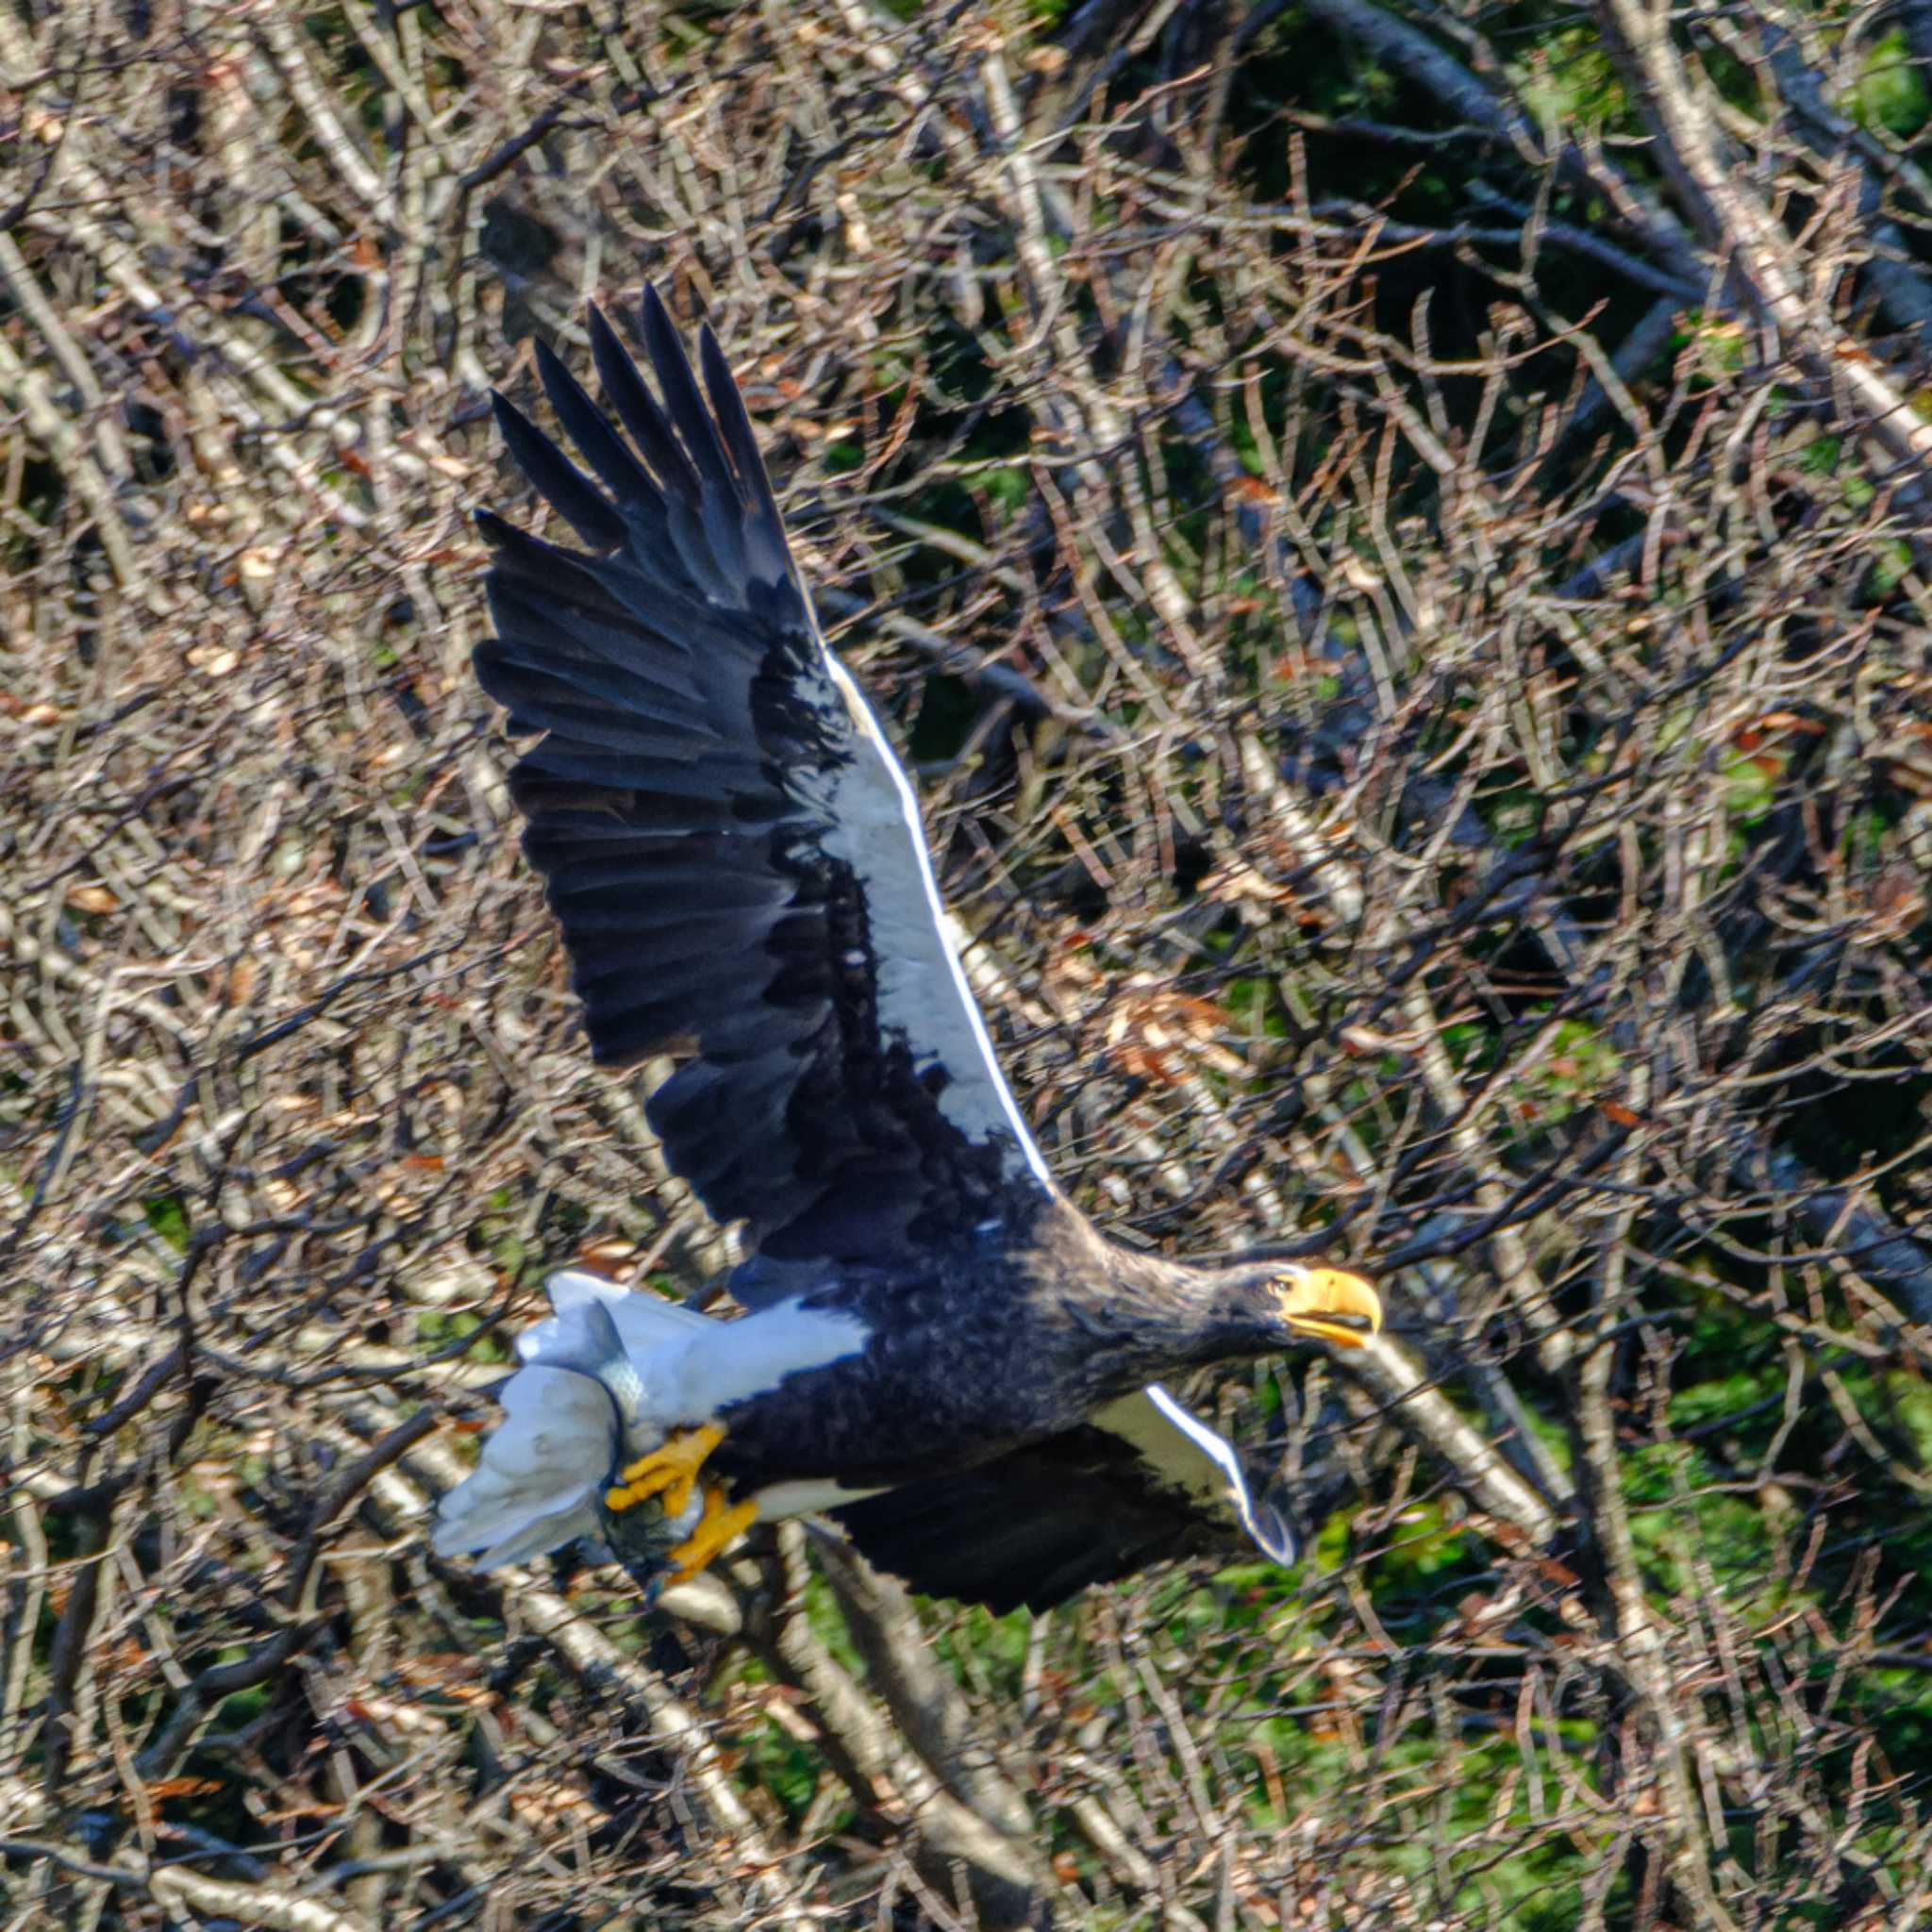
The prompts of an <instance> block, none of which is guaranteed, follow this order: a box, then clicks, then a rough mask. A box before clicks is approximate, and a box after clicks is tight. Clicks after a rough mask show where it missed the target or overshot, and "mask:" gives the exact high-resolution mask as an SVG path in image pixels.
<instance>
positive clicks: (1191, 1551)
mask: <svg viewBox="0 0 1932 1932" xmlns="http://www.w3.org/2000/svg"><path fill="white" fill-rule="evenodd" d="M832 1513H833V1515H834V1517H835V1519H836V1520H837V1521H838V1522H839V1523H840V1524H841V1525H842V1526H843V1528H844V1530H845V1532H846V1534H847V1535H848V1536H850V1537H851V1539H852V1541H854V1542H855V1543H857V1544H858V1547H859V1549H860V1550H862V1551H863V1552H864V1554H865V1557H866V1559H867V1560H868V1561H869V1562H871V1563H874V1564H875V1565H876V1566H877V1567H878V1568H879V1569H881V1570H887V1571H890V1572H891V1574H893V1575H894V1576H898V1577H903V1578H904V1579H905V1581H906V1582H907V1583H908V1584H909V1585H910V1586H911V1587H912V1588H913V1589H914V1590H916V1591H922V1592H923V1593H924V1594H925V1595H927V1596H951V1597H958V1598H959V1599H960V1601H961V1602H964V1603H973V1604H985V1605H986V1606H987V1607H988V1608H990V1609H992V1610H995V1611H998V1612H1000V1613H1001V1614H1004V1613H1005V1612H1006V1611H1008V1610H1015V1609H1018V1608H1020V1607H1022V1606H1023V1605H1024V1607H1026V1608H1028V1609H1033V1610H1044V1609H1050V1608H1051V1607H1053V1606H1054V1605H1055V1604H1059V1603H1064V1602H1065V1601H1066V1600H1067V1598H1069V1597H1070V1596H1073V1595H1074V1594H1076V1593H1077V1592H1078V1591H1083V1590H1085V1589H1087V1588H1088V1587H1089V1586H1090V1585H1092V1584H1097V1583H1112V1582H1114V1581H1116V1580H1117V1579H1118V1578H1120V1577H1123V1576H1130V1575H1132V1574H1134V1573H1135V1572H1137V1571H1140V1570H1144V1569H1146V1568H1147V1567H1148V1565H1149V1564H1152V1563H1158V1562H1161V1561H1164V1560H1166V1559H1167V1558H1170V1557H1205V1556H1212V1555H1219V1556H1221V1557H1233V1556H1234V1554H1235V1553H1236V1552H1237V1551H1238V1550H1239V1548H1240V1544H1241V1530H1242V1528H1245V1529H1246V1531H1247V1533H1248V1535H1249V1536H1250V1537H1251V1538H1252V1539H1253V1540H1254V1541H1256V1542H1257V1543H1258V1544H1259V1545H1260V1547H1261V1549H1262V1550H1263V1551H1264V1552H1265V1554H1266V1555H1268V1556H1269V1557H1273V1558H1274V1561H1276V1562H1278V1563H1289V1562H1292V1561H1293V1560H1294V1554H1295V1552H1294V1539H1293V1536H1292V1534H1291V1532H1290V1529H1289V1527H1288V1524H1287V1522H1286V1520H1285V1519H1284V1518H1283V1517H1282V1516H1281V1514H1280V1512H1279V1511H1277V1510H1276V1509H1274V1507H1272V1506H1271V1505H1270V1504H1268V1503H1266V1502H1265V1501H1261V1500H1259V1499H1258V1498H1257V1496H1256V1494H1255V1492H1254V1491H1253V1490H1252V1489H1251V1487H1250V1485H1249V1482H1248V1479H1247V1476H1246V1474H1245V1473H1244V1472H1243V1471H1242V1469H1241V1464H1240V1463H1239V1462H1238V1461H1237V1460H1236V1459H1235V1454H1234V1451H1233V1450H1232V1449H1231V1448H1230V1447H1229V1446H1228V1444H1227V1443H1226V1442H1224V1441H1223V1440H1222V1439H1221V1438H1220V1437H1219V1436H1218V1435H1216V1434H1215V1433H1214V1431H1213V1430H1211V1429H1209V1428H1208V1425H1207V1424H1206V1423H1203V1422H1200V1421H1198V1420H1197V1419H1196V1418H1195V1417H1193V1416H1191V1415H1190V1414H1189V1413H1188V1412H1187V1411H1186V1410H1185V1409H1183V1408H1182V1407H1180V1406H1179V1404H1178V1403H1176V1402H1174V1399H1173V1398H1172V1397H1171V1396H1169V1395H1168V1394H1167V1392H1166V1391H1164V1390H1159V1389H1155V1390H1149V1391H1145V1392H1144V1393H1142V1394H1140V1395H1132V1396H1128V1397H1127V1398H1125V1399H1124V1401H1121V1402H1117V1403H1115V1404H1114V1405H1112V1407H1109V1408H1107V1409H1103V1410H1102V1411H1101V1412H1100V1414H1099V1415H1097V1416H1096V1417H1095V1418H1094V1420H1093V1422H1092V1423H1091V1424H1087V1425H1086V1426H1084V1427H1082V1428H1077V1429H1069V1430H1067V1431H1065V1432H1064V1433H1063V1434H1061V1435H1058V1436H1050V1437H1048V1438H1047V1439H1046V1441H1043V1442H1035V1443H1033V1444H1031V1445H1030V1446H1028V1447H1026V1448H1024V1449H1015V1450H1011V1451H1009V1452H1008V1454H1007V1455H1005V1456H1002V1457H996V1458H995V1459H994V1460H993V1461H991V1462H984V1463H981V1464H979V1465H978V1466H977V1467H976V1468H973V1469H963V1470H957V1471H954V1472H953V1473H952V1474H947V1475H941V1476H930V1477H927V1478H926V1479H925V1480H924V1481H923V1482H915V1483H908V1484H906V1485H904V1486H903V1487H902V1488H899V1489H896V1490H886V1491H881V1492H880V1493H879V1494H878V1495H875V1496H867V1497H866V1498H864V1500H863V1501H861V1502H858V1503H848V1504H847V1505H846V1506H845V1507H843V1508H841V1509H838V1510H835V1511H833V1512H832Z"/></svg>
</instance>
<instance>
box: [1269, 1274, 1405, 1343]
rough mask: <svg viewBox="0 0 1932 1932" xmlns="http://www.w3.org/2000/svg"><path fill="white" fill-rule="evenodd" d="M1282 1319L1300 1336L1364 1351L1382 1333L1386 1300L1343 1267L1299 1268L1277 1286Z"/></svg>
mask: <svg viewBox="0 0 1932 1932" xmlns="http://www.w3.org/2000/svg"><path fill="white" fill-rule="evenodd" d="M1274 1292H1275V1294H1276V1295H1277V1296H1278V1297H1279V1298H1280V1302H1281V1318H1282V1320H1283V1321H1284V1322H1286V1323H1287V1324H1288V1325H1289V1326H1290V1327H1291V1328H1292V1329H1293V1330H1294V1331H1295V1332H1296V1333H1297V1334H1298V1335H1308V1336H1312V1337H1313V1338H1314V1339H1315V1340H1316V1341H1329V1342H1333V1343H1334V1344H1335V1346H1336V1347H1337V1348H1360V1347H1362V1346H1363V1345H1364V1344H1365V1343H1366V1342H1367V1341H1368V1340H1369V1338H1370V1337H1371V1336H1374V1335H1379V1334H1380V1333H1381V1332H1382V1297H1381V1296H1380V1295H1378V1294H1377V1293H1376V1292H1375V1291H1374V1289H1373V1288H1371V1287H1370V1286H1369V1284H1368V1283H1367V1282H1366V1281H1364V1280H1363V1279H1362V1278H1361V1276H1360V1275H1359V1274H1348V1273H1347V1272H1346V1271H1345V1270H1344V1269H1341V1268H1298V1269H1296V1270H1295V1272H1294V1273H1293V1274H1283V1275H1282V1277H1281V1278H1280V1280H1278V1281H1277V1282H1276V1283H1275V1284H1274Z"/></svg>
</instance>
